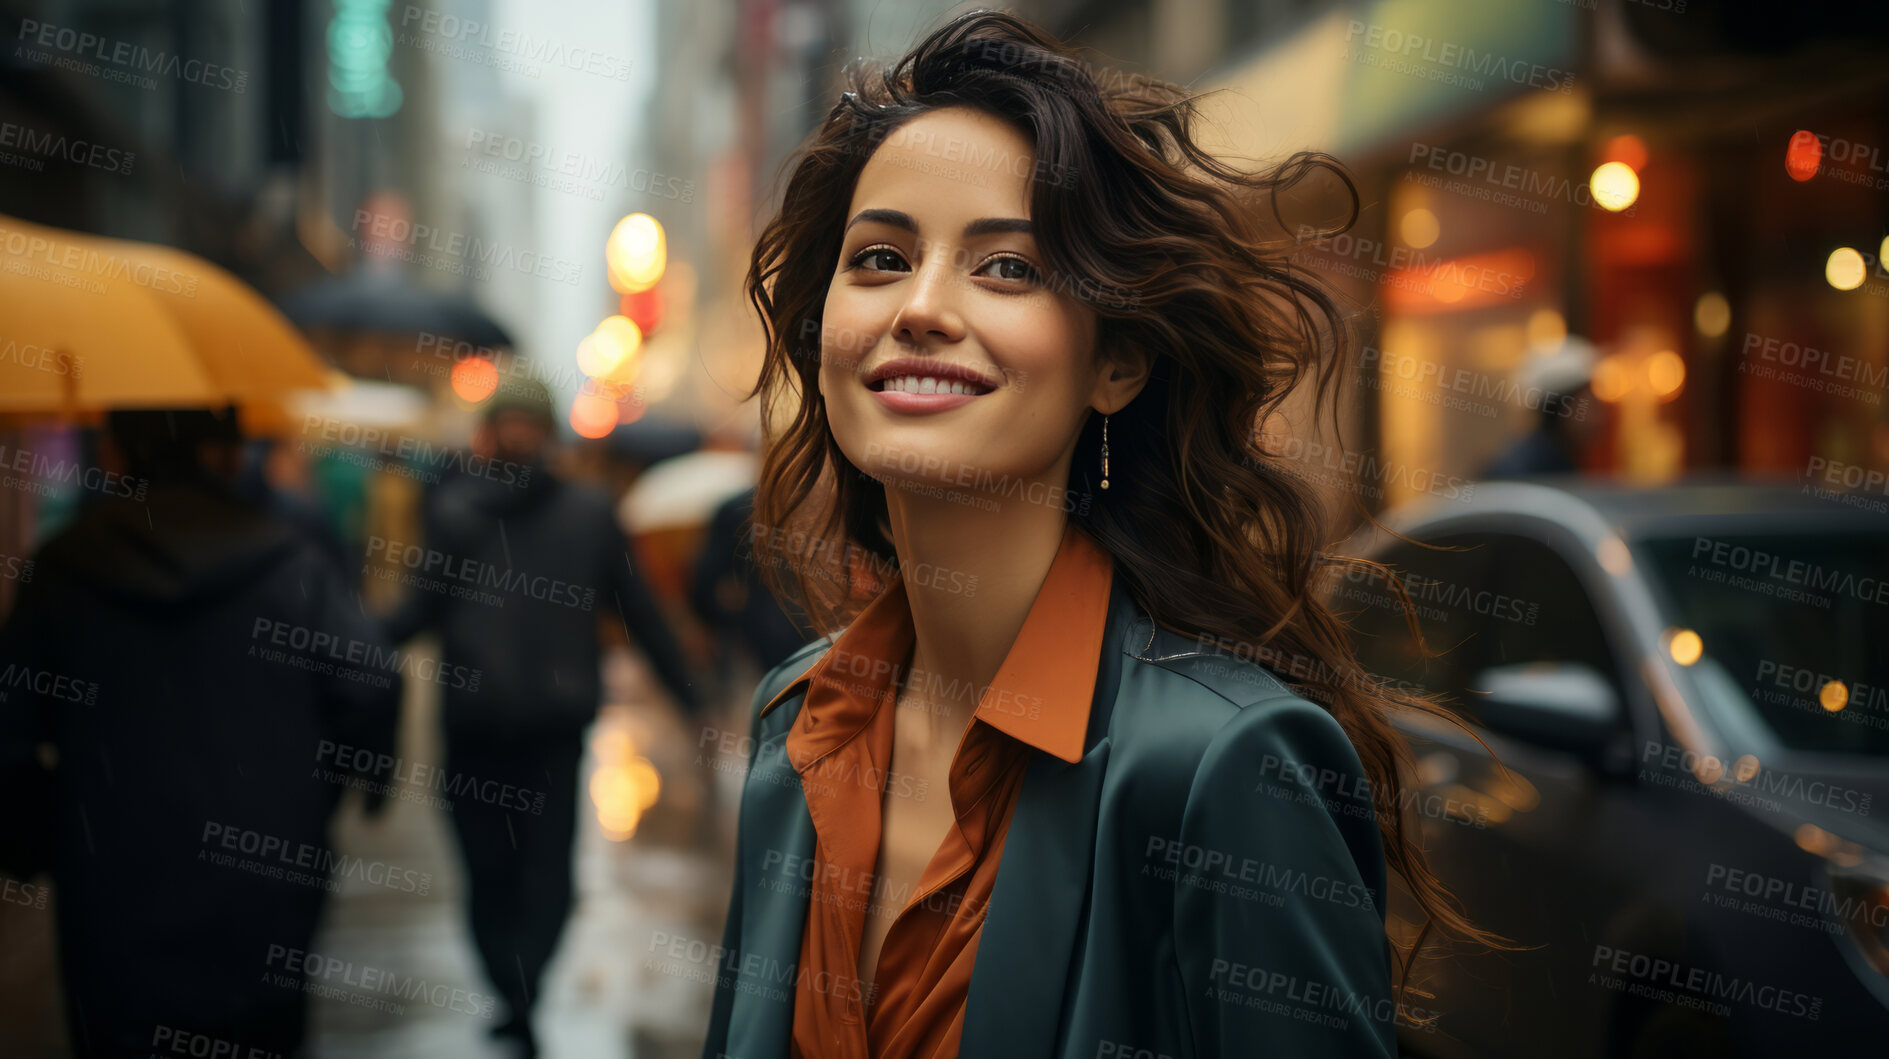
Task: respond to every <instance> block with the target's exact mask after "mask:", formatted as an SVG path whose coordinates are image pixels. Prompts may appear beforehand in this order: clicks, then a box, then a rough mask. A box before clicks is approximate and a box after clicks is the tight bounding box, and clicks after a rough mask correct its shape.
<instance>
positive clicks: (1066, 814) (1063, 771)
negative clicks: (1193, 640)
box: [727, 578, 1156, 1059]
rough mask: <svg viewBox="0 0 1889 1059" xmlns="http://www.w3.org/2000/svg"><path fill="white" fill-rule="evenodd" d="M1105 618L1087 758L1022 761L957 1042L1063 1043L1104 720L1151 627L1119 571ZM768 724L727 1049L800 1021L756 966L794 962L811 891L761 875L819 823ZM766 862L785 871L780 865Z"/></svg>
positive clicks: (1011, 1046)
mask: <svg viewBox="0 0 1889 1059" xmlns="http://www.w3.org/2000/svg"><path fill="white" fill-rule="evenodd" d="M1103 629H1104V631H1103V639H1102V646H1101V652H1100V655H1101V657H1100V659H1099V661H1098V664H1097V666H1096V674H1095V688H1094V691H1093V693H1092V695H1091V699H1090V709H1089V718H1088V725H1087V730H1086V732H1085V733H1084V739H1083V752H1082V756H1081V758H1080V759H1079V760H1077V761H1076V762H1074V763H1071V762H1067V761H1064V760H1061V759H1059V758H1056V757H1052V756H1050V755H1048V754H1038V755H1035V756H1034V757H1033V759H1032V760H1031V762H1030V765H1029V767H1028V768H1027V769H1026V770H1025V772H1024V776H1023V786H1022V789H1021V790H1020V791H1019V792H1018V795H1017V802H1016V807H1015V808H1014V809H1013V810H1012V815H1011V819H1010V829H1009V833H1008V836H1007V837H1006V838H1005V840H1004V852H1003V861H1002V863H1001V864H1000V865H999V867H998V869H997V881H996V884H995V887H994V889H993V892H992V895H991V902H990V905H989V907H988V909H987V910H986V918H985V921H984V930H983V933H982V935H981V936H980V939H979V942H978V959H977V963H976V966H975V968H974V969H973V971H972V973H971V984H970V993H969V996H968V998H967V999H966V1005H965V1015H964V1030H963V1034H962V1037H961V1040H960V1053H961V1054H963V1055H1050V1054H1052V1053H1053V1052H1054V1050H1055V1048H1054V1046H1055V1041H1056V1034H1057V1031H1058V1029H1059V1028H1060V1025H1061V1020H1062V1011H1063V992H1064V989H1065V988H1066V986H1067V983H1068V978H1069V969H1070V963H1071V955H1072V953H1073V952H1074V950H1075V942H1076V934H1077V930H1078V927H1079V926H1080V923H1081V915H1082V910H1083V909H1084V908H1085V907H1086V906H1087V904H1088V900H1087V898H1088V893H1089V888H1090V886H1091V884H1092V879H1091V873H1092V871H1093V865H1094V858H1095V829H1096V816H1097V811H1098V801H1099V796H1100V793H1101V789H1102V776H1103V773H1104V772H1106V771H1107V766H1108V754H1109V743H1108V737H1107V733H1108V730H1109V724H1110V721H1111V719H1112V718H1113V716H1114V712H1115V703H1116V700H1117V698H1118V696H1119V695H1120V693H1121V687H1122V667H1123V664H1124V663H1125V662H1126V661H1127V660H1128V659H1129V658H1130V657H1132V656H1138V655H1140V654H1142V653H1144V652H1145V651H1146V649H1147V646H1148V645H1150V644H1151V643H1152V640H1153V637H1154V634H1155V632H1156V628H1155V625H1154V623H1153V621H1152V620H1151V619H1150V618H1149V617H1148V616H1147V615H1146V614H1145V613H1143V612H1142V611H1141V610H1140V608H1139V607H1137V606H1136V604H1135V603H1134V601H1133V599H1132V598H1131V597H1130V596H1129V595H1128V592H1127V590H1126V589H1125V588H1124V587H1123V585H1122V582H1121V580H1120V579H1119V578H1117V579H1114V581H1113V584H1112V585H1111V586H1110V591H1109V603H1108V617H1107V620H1106V622H1105V624H1104V626H1103ZM816 664H817V663H816ZM812 668H813V666H811V665H810V666H809V667H808V670H811V669H812ZM807 679H808V678H807V674H806V673H802V675H801V676H800V678H798V679H796V680H795V681H794V682H793V683H792V684H789V685H788V687H787V688H785V689H783V690H782V691H781V693H780V694H778V695H776V696H775V697H774V699H773V700H771V701H770V702H769V703H768V707H767V708H769V709H771V708H772V707H773V706H775V705H776V704H778V703H784V702H786V703H792V702H795V701H796V696H797V694H798V692H796V690H795V689H796V688H797V687H798V688H801V689H804V687H805V684H806V680H807ZM765 712H766V710H765V709H764V710H763V713H765ZM791 712H792V711H790V713H791ZM765 727H772V728H774V729H775V730H774V731H773V732H771V733H769V734H766V735H763V736H762V738H761V739H760V740H759V741H758V742H757V744H756V746H755V756H754V760H753V763H752V766H751V771H750V773H749V776H748V781H747V784H746V787H745V791H746V793H745V794H744V800H745V802H746V803H748V804H749V805H750V811H751V812H753V813H754V818H753V820H752V821H751V822H752V824H753V825H754V826H753V828H752V829H751V831H750V829H748V828H744V833H747V834H752V835H754V836H766V837H765V838H760V837H754V838H749V837H745V834H744V839H743V848H742V849H740V850H738V852H737V856H739V857H741V858H742V861H741V863H742V870H741V873H740V875H739V878H741V879H746V880H752V881H750V882H748V883H747V886H748V889H746V890H745V892H744V898H743V899H744V902H745V903H746V905H747V909H746V912H745V914H744V916H743V922H742V924H741V929H740V935H739V936H740V942H739V948H740V950H741V952H740V959H741V964H740V968H739V969H738V970H737V971H736V977H737V978H740V979H741V980H742V982H743V984H744V986H745V988H742V989H737V990H736V991H735V996H734V1000H733V1009H732V1011H731V1013H730V1020H729V1027H728V1036H727V1040H728V1049H727V1050H728V1052H729V1054H732V1055H746V1056H753V1057H757V1059H785V1056H786V1055H787V1042H788V1040H789V1038H790V1037H791V1036H792V1033H793V1015H792V1012H793V1004H792V1002H791V998H790V999H789V1000H788V1001H787V1002H785V1003H781V1002H778V1001H773V1000H769V999H763V998H764V997H766V996H767V993H766V992H765V987H768V986H770V985H771V986H778V980H769V979H764V978H763V977H762V976H761V975H760V972H759V971H751V968H780V967H792V966H794V964H795V963H796V961H798V960H799V958H800V948H801V940H802V938H801V935H802V934H803V933H804V932H805V930H806V921H807V902H808V900H809V899H810V898H809V894H808V892H807V891H806V890H805V889H803V888H801V887H799V886H797V885H796V886H782V887H779V888H774V887H770V886H767V885H758V884H762V883H765V882H766V881H768V880H769V879H770V878H771V875H770V867H769V863H770V859H772V860H776V861H778V860H779V859H780V858H782V857H798V858H803V859H804V858H809V857H812V856H813V855H814V837H815V836H814V828H813V823H812V817H811V815H810V813H809V811H808V809H807V801H806V796H805V794H804V793H803V792H802V790H801V788H800V784H799V776H798V775H797V774H796V773H795V771H794V768H793V766H792V765H791V764H790V763H789V762H788V761H787V755H786V750H785V745H784V744H785V742H786V738H787V728H788V725H785V724H782V725H774V726H765ZM795 863H799V861H795ZM771 870H772V872H773V874H778V872H779V868H778V867H774V868H772V869H771ZM796 881H797V880H796ZM750 978H752V979H753V980H752V981H749V979H750Z"/></svg>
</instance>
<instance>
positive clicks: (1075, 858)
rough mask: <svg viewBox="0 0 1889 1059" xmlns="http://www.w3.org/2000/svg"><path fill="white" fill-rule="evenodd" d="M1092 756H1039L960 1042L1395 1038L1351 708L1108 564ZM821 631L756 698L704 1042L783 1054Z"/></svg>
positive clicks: (1289, 1047) (1016, 822)
mask: <svg viewBox="0 0 1889 1059" xmlns="http://www.w3.org/2000/svg"><path fill="white" fill-rule="evenodd" d="M1105 630H1106V631H1105V634H1104V637H1103V640H1102V653H1101V658H1100V661H1099V667H1098V670H1097V674H1096V682H1095V699H1094V702H1093V705H1092V707H1091V709H1090V714H1089V727H1088V735H1087V738H1086V740H1085V743H1084V747H1085V753H1084V756H1083V758H1082V760H1081V761H1080V762H1078V763H1075V764H1070V763H1068V762H1065V761H1062V760H1059V759H1057V758H1055V757H1052V756H1051V755H1049V754H1044V753H1036V754H1034V755H1033V756H1032V761H1031V762H1030V764H1029V766H1028V768H1027V769H1026V771H1025V773H1024V779H1023V786H1022V789H1021V791H1020V792H1019V793H1018V796H1017V803H1016V808H1015V809H1014V811H1013V812H1014V815H1013V816H1012V818H1011V823H1010V831H1009V836H1008V838H1007V839H1006V840H1005V843H1004V849H1003V860H1002V862H1001V864H1000V865H999V867H998V871H997V881H996V884H995V889H994V891H993V892H992V895H991V900H990V905H989V907H988V910H987V917H988V918H987V919H986V920H985V923H984V928H983V934H982V936H981V938H980V940H979V942H978V949H977V962H976V965H975V967H974V969H973V971H972V975H971V985H970V995H969V997H968V998H967V1000H966V1004H965V1015H964V1033H963V1038H962V1040H961V1043H960V1051H959V1054H960V1055H962V1056H964V1057H965V1059H985V1057H995V1056H1018V1057H1026V1059H1046V1057H1057V1059H1111V1057H1114V1059H1163V1057H1166V1059H1197V1057H1198V1059H1204V1057H1209V1056H1228V1057H1240V1059H1249V1057H1253V1059H1258V1057H1272V1056H1276V1057H1279V1059H1306V1057H1310V1056H1395V1055H1396V1054H1397V1052H1396V1048H1395V1044H1394V1040H1395V1025H1394V1018H1393V997H1392V994H1391V981H1390V969H1391V957H1390V944H1389V941H1388V940H1387V938H1386V936H1385V933H1384V897H1385V889H1384V885H1385V876H1384V870H1385V869H1384V854H1383V848H1382V845H1381V843H1380V840H1379V837H1378V833H1377V824H1376V819H1375V816H1374V815H1373V813H1372V811H1371V799H1370V792H1369V787H1368V785H1366V781H1365V778H1364V770H1363V767H1362V766H1361V765H1360V763H1359V760H1358V755H1357V753H1356V751H1354V750H1353V748H1352V746H1351V742H1350V740H1349V739H1348V738H1347V737H1346V736H1345V734H1344V731H1343V729H1341V728H1340V727H1339V725H1338V722H1337V721H1335V720H1333V719H1332V717H1331V715H1330V714H1328V713H1327V712H1325V710H1323V709H1322V708H1320V707H1318V706H1316V705H1314V704H1313V703H1311V702H1309V701H1307V700H1306V699H1304V698H1302V697H1300V696H1298V695H1296V694H1294V693H1293V692H1292V691H1291V690H1289V689H1288V688H1287V687H1286V686H1285V685H1284V684H1283V683H1281V682H1280V681H1279V680H1278V679H1277V678H1276V677H1274V676H1273V675H1272V674H1271V673H1269V672H1267V670H1265V669H1264V668H1262V667H1261V666H1259V665H1258V664H1256V663H1254V662H1252V661H1247V660H1244V659H1243V658H1241V657H1236V654H1237V653H1235V652H1228V651H1215V650H1214V648H1213V645H1212V643H1211V642H1208V643H1207V644H1204V645H1203V644H1202V643H1199V642H1197V641H1195V640H1191V639H1188V638H1186V637H1183V636H1180V635H1178V634H1176V633H1173V632H1171V631H1169V630H1166V629H1162V628H1160V627H1158V626H1156V625H1155V624H1154V622H1153V621H1151V620H1150V619H1149V617H1148V615H1147V614H1146V612H1144V611H1142V610H1141V609H1140V608H1139V607H1138V606H1137V605H1136V604H1135V603H1134V601H1133V600H1132V598H1130V597H1129V595H1128V594H1127V592H1126V591H1124V589H1123V588H1122V586H1121V583H1120V581H1119V580H1117V582H1116V584H1115V586H1114V588H1113V590H1112V592H1111V594H1110V601H1109V614H1108V619H1107V625H1106V627H1105ZM828 646H830V644H829V641H827V640H820V641H816V642H815V643H814V644H811V645H809V646H808V647H806V648H803V649H802V650H800V651H799V652H797V653H796V654H794V655H793V656H792V657H790V658H788V659H787V660H786V661H785V662H782V663H781V664H780V665H779V666H778V667H776V668H775V669H774V670H773V671H771V672H770V673H768V674H767V676H766V677H764V678H763V679H762V681H761V686H760V688H759V689H758V690H757V691H756V692H755V698H754V707H753V709H754V711H755V717H754V727H753V730H752V733H751V734H752V736H753V739H752V742H751V743H750V744H749V745H750V746H752V747H753V748H754V753H753V757H752V759H751V762H750V765H749V770H748V776H747V780H746V783H745V786H744V788H743V792H742V798H741V810H740V825H739V831H738V838H737V849H736V864H735V881H734V894H733V897H732V899H731V901H730V904H729V908H728V923H727V928H726V930H725V932H724V935H723V939H722V950H721V952H720V954H719V962H718V963H717V973H718V981H717V985H716V989H715V1002H714V1007H713V1009H712V1011H711V1013H710V1017H709V1030H708V1038H707V1041H706V1043H705V1044H704V1046H703V1050H702V1054H703V1056H704V1059H717V1057H721V1056H728V1057H732V1059H785V1057H786V1055H787V1054H788V1040H789V1038H790V1036H791V1035H792V1032H793V1004H794V993H795V986H796V982H795V971H794V965H795V962H796V961H797V960H798V959H799V957H800V943H801V935H802V933H803V932H804V929H805V926H806V918H807V906H808V903H809V901H810V899H811V884H810V883H808V882H806V881H805V880H804V879H803V877H802V875H801V873H800V872H798V871H796V870H794V868H793V867H790V866H798V865H800V864H802V863H803V862H804V859H805V858H811V857H812V856H813V853H814V828H813V820H812V818H811V816H810V815H809V813H808V810H807V802H806V799H805V797H804V795H803V794H802V791H801V788H800V784H799V775H798V774H797V773H796V772H795V771H794V768H793V766H792V765H791V764H789V763H788V760H787V755H786V750H785V742H786V738H787V731H788V728H789V726H790V725H791V724H792V723H793V720H794V717H795V716H796V715H797V714H798V713H799V710H800V705H801V702H802V700H803V698H804V696H805V686H806V685H805V682H804V681H799V682H798V683H799V685H800V686H799V687H798V688H793V691H792V694H789V695H787V696H786V697H784V698H782V699H781V700H780V701H779V702H778V703H775V704H774V706H773V708H772V709H768V710H766V711H765V712H763V711H762V707H763V706H765V705H766V704H768V703H770V702H771V701H772V700H773V699H774V698H775V696H776V695H777V694H779V693H780V692H781V691H782V690H785V689H788V688H789V687H790V686H791V685H792V684H793V683H796V682H797V681H796V678H798V677H799V676H800V674H801V673H802V672H804V671H805V670H806V668H807V667H808V666H809V665H811V664H812V663H813V662H814V661H815V660H816V659H817V658H818V657H819V655H820V654H822V653H824V651H825V650H826V649H827V647H828Z"/></svg>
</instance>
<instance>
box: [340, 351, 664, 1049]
mask: <svg viewBox="0 0 1889 1059" xmlns="http://www.w3.org/2000/svg"><path fill="white" fill-rule="evenodd" d="M554 430H555V419H554V418H553V412H552V402H551V394H550V391H549V390H548V389H546V388H545V386H544V384H543V383H541V382H538V381H537V380H535V379H520V380H509V381H507V382H506V384H505V385H504V386H502V387H501V388H500V390H499V392H498V394H497V395H495V396H494V397H493V398H492V403H491V404H490V405H489V406H488V408H487V410H486V414H485V418H484V421H483V423H482V424H481V426H480V428H479V430H478V431H477V435H476V437H475V438H474V442H473V452H474V455H473V457H472V459H471V460H469V461H468V462H467V464H466V472H467V473H465V474H463V475H459V476H457V477H454V478H452V479H449V480H448V481H446V482H444V483H442V484H441V485H440V486H439V487H438V488H437V489H435V490H434V491H433V493H432V495H431V496H429V498H428V501H427V511H426V514H425V537H426V540H425V545H424V547H410V546H406V545H404V544H402V545H393V544H388V543H385V542H383V544H382V545H381V546H380V548H379V550H380V551H381V553H382V554H383V556H384V558H386V559H388V560H389V561H392V562H393V563H394V564H395V565H396V566H397V567H400V568H402V570H401V572H402V576H403V580H407V581H408V582H409V583H410V584H411V585H412V586H413V587H412V589H411V590H410V591H409V592H408V594H407V596H406V597H405V598H404V600H403V601H402V603H401V605H400V606H399V608H398V609H397V610H396V611H395V613H394V614H393V615H391V617H390V619H389V631H390V633H391V634H392V636H393V637H394V639H395V640H396V641H397V642H404V641H406V640H407V639H409V638H411V637H412V636H414V635H416V634H417V633H419V632H420V631H422V630H424V629H436V630H438V631H439V633H440V634H441V636H442V640H443V642H442V645H441V661H442V665H443V666H445V667H455V668H457V669H460V670H467V669H470V670H477V671H478V673H479V679H478V680H477V682H476V683H473V682H454V683H448V684H446V686H445V687H444V706H443V710H442V716H443V727H444V734H445V746H446V761H445V767H446V770H447V774H448V776H449V781H448V782H449V784H450V786H451V788H452V789H455V790H467V791H469V792H487V791H491V792H499V793H498V794H496V795H495V796H493V797H486V796H484V795H483V794H479V796H476V797H474V796H467V797H459V798H457V799H455V800H454V802H453V805H452V810H451V812H452V823H453V829H454V831H455V832H456V833H457V834H458V836H459V845H460V851H461V853H462V854H463V856H464V859H465V865H466V875H467V886H468V891H469V898H468V909H467V911H468V915H469V918H470V921H471V929H472V937H473V941H474V943H475V945H476V946H477V948H478V950H479V955H480V958H481V959H482V960H483V962H484V964H485V970H486V973H487V975H489V976H490V978H491V980H492V983H493V984H494V985H495V986H496V987H497V988H498V990H499V993H500V995H502V996H503V997H504V998H505V1000H506V1002H507V1004H508V1006H509V1009H510V1010H509V1015H508V1017H507V1018H506V1019H505V1020H503V1021H502V1022H501V1023H500V1024H498V1025H497V1026H495V1027H494V1028H493V1033H494V1035H495V1036H498V1037H500V1038H502V1039H506V1040H509V1041H511V1042H513V1043H514V1044H515V1045H516V1046H517V1047H518V1049H519V1050H520V1051H521V1052H522V1054H525V1055H535V1054H536V1050H537V1046H536V1041H535V1038H534V1037H533V1035H532V1031H531V1009H532V1005H533V1003H534V1002H535V1000H536V998H537V995H538V988H539V983H540V981H541V980H542V978H543V976H544V969H545V966H546V965H547V964H548V963H549V962H550V960H551V955H552V953H553V952H554V951H555V950H556V948H557V942H558V935H559V934H560V933H561V932H562V930H563V928H564V921H565V919H566V918H568V916H569V914H570V909H571V903H572V899H573V880H572V872H571V849H572V842H573V839H574V837H575V834H576V822H577V801H578V762H579V760H580V758H581V757H582V755H583V733H584V729H585V728H586V727H587V726H588V725H589V724H590V723H591V721H592V720H593V719H594V718H595V717H596V714H597V708H598V704H599V699H600V697H601V686H600V685H601V674H600V668H599V667H600V650H599V640H598V632H599V630H598V627H597V621H598V618H599V617H600V616H601V615H603V614H612V615H613V616H614V617H616V618H618V619H620V620H621V621H622V622H623V624H624V626H625V627H626V630H627V632H628V633H629V636H630V640H631V642H632V643H634V644H636V645H638V646H639V647H640V648H641V649H642V651H643V652H644V654H645V655H646V656H647V657H648V659H649V661H650V663H651V665H652V668H654V670H655V672H656V675H657V676H658V678H659V679H660V680H661V681H662V683H663V684H664V685H665V686H666V687H667V688H668V690H669V692H670V694H672V695H673V696H674V697H675V698H676V700H677V702H678V703H679V704H680V706H681V707H682V708H683V709H684V710H686V711H687V712H689V713H694V712H695V711H696V709H697V698H696V692H695V689H694V688H693V686H692V684H691V682H690V678H689V674H688V670H687V667H686V666H685V664H684V661H683V658H682V653H681V650H680V648H679V647H678V646H677V644H676V641H675V637H674V635H673V634H672V633H671V631H670V630H669V627H668V625H667V624H666V623H665V622H664V620H663V617H662V613H661V611H660V610H659V608H658V606H657V603H656V601H655V599H654V598H653V596H652V594H651V592H650V591H649V589H648V588H647V587H646V586H645V584H644V582H643V580H642V578H641V577H640V576H638V574H637V570H636V564H635V561H634V558H633V555H632V552H631V548H630V543H629V541H628V540H627V539H626V538H625V536H624V534H623V531H622V529H621V528H620V527H619V526H618V525H617V522H616V517H615V513H614V508H613V505H612V503H611V501H610V498H609V497H607V496H605V495H604V494H603V493H601V492H599V491H597V490H595V489H591V488H588V487H586V486H582V485H578V484H575V483H568V482H563V481H560V480H559V479H558V478H557V477H556V476H555V475H553V474H552V473H551V472H550V471H549V470H548V469H547V467H546V464H545V460H546V455H547V450H548V448H549V445H550V442H551V439H552V436H553V432H554ZM375 551H376V547H375V546H374V545H373V544H372V543H371V542H370V548H369V552H370V556H372V555H373V553H374V552H375ZM408 575H411V576H408ZM504 792H511V793H510V794H505V793H504Z"/></svg>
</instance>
